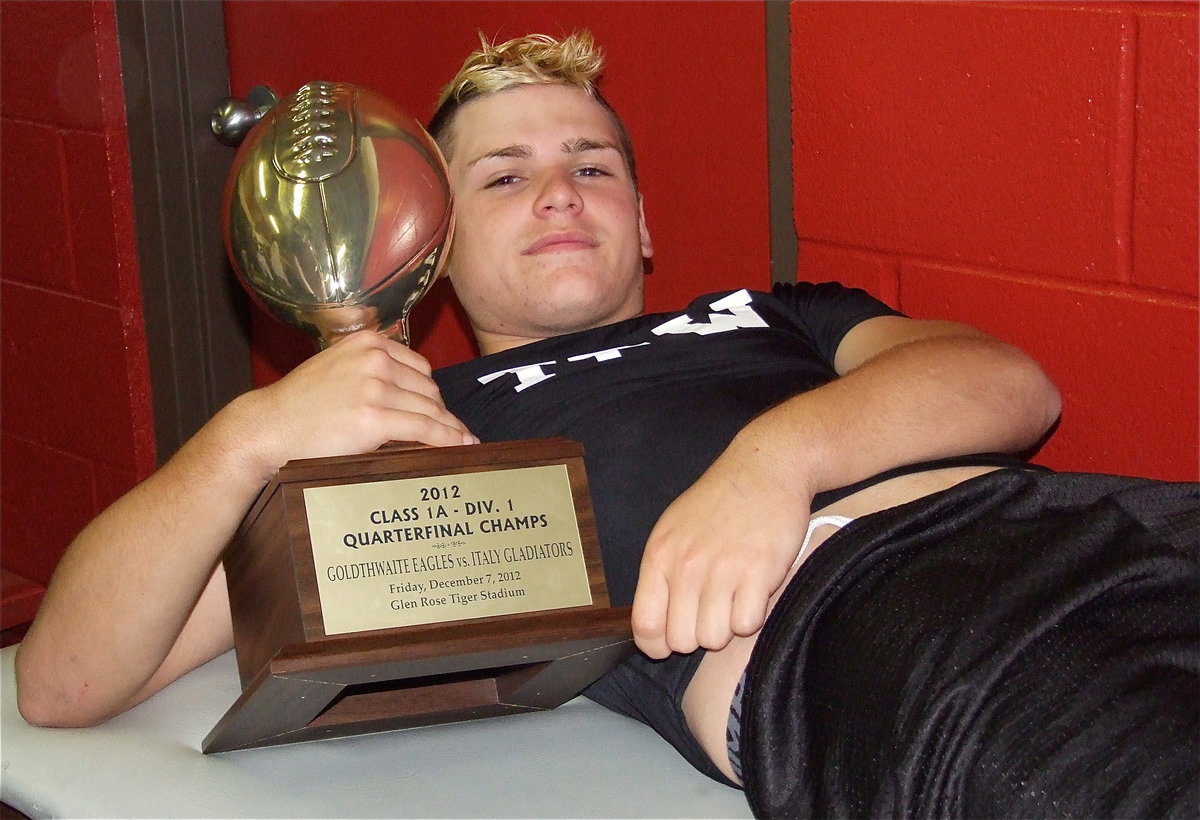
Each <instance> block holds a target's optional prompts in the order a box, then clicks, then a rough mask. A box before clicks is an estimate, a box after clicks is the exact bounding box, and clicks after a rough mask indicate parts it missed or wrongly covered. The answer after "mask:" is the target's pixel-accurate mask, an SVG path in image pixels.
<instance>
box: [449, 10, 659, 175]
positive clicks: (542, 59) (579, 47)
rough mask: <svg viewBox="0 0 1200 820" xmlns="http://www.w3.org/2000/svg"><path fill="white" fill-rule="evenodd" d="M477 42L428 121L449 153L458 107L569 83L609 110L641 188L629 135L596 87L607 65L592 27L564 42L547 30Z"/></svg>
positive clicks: (632, 171) (630, 169)
mask: <svg viewBox="0 0 1200 820" xmlns="http://www.w3.org/2000/svg"><path fill="white" fill-rule="evenodd" d="M479 43H480V48H479V50H478V51H476V52H474V53H472V54H471V55H470V56H469V57H467V59H466V61H464V62H463V64H462V68H460V69H459V70H458V73H457V74H456V75H454V79H453V80H451V81H450V82H449V83H447V84H446V86H445V88H443V89H442V93H441V94H440V95H438V102H437V109H436V111H435V112H434V115H433V119H432V120H430V123H429V133H430V134H431V135H433V138H434V139H435V140H437V142H438V144H439V145H440V146H441V147H442V151H443V152H444V153H445V154H446V156H447V157H449V156H450V153H451V152H452V150H453V136H452V133H451V128H450V125H451V123H452V122H453V120H454V116H455V114H457V113H458V111H459V109H460V108H461V107H462V106H463V105H465V104H466V103H468V102H470V101H471V100H473V99H475V98H477V97H484V96H488V95H491V94H496V93H498V92H500V91H504V90H506V89H509V88H513V87H514V86H519V85H533V84H551V85H569V86H573V87H575V88H579V89H582V90H583V91H586V92H587V93H588V94H589V95H591V96H592V98H594V99H595V100H596V102H598V103H599V104H600V105H601V106H602V107H603V108H604V110H605V111H606V112H608V115H609V116H610V117H611V118H612V121H613V124H614V125H615V126H616V128H617V134H618V136H619V138H620V143H621V152H622V153H623V154H624V155H625V164H626V165H627V166H628V168H629V174H630V177H631V178H632V179H633V183H634V186H635V187H636V186H637V174H636V171H635V169H634V161H633V144H632V142H631V140H630V139H629V133H628V132H627V131H626V130H625V124H624V123H623V122H621V118H620V117H618V116H617V112H616V111H614V110H613V108H612V106H611V105H609V104H608V101H607V100H605V99H604V97H603V95H601V93H600V90H599V88H598V87H597V85H598V83H599V80H600V73H601V70H602V69H603V68H604V52H603V51H602V50H601V49H600V48H599V47H598V46H597V45H596V42H595V40H594V39H593V38H592V33H591V32H590V31H587V30H581V31H576V32H574V33H573V34H570V35H568V36H567V37H565V38H563V39H562V40H556V39H554V38H553V37H550V36H549V35H546V34H527V35H525V36H524V37H516V38H514V39H512V40H508V41H507V42H504V43H500V44H499V45H492V44H491V43H489V42H488V41H487V38H486V37H485V36H484V35H483V33H482V32H480V34H479Z"/></svg>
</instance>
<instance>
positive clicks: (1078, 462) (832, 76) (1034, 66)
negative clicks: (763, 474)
mask: <svg viewBox="0 0 1200 820" xmlns="http://www.w3.org/2000/svg"><path fill="white" fill-rule="evenodd" d="M790 17H791V60H792V65H791V70H792V94H793V116H792V123H793V139H794V146H793V147H794V152H793V161H794V168H793V173H794V178H795V190H794V194H795V219H796V224H797V230H798V233H799V234H800V237H801V248H800V260H799V266H798V267H799V270H798V274H799V276H800V277H801V278H835V279H840V280H843V281H848V282H852V283H854V284H857V285H859V286H861V287H864V288H866V289H868V290H870V291H872V292H874V293H875V294H876V295H878V296H880V297H882V298H884V299H885V300H887V301H889V302H890V303H892V304H893V305H895V306H897V307H899V308H900V309H901V310H903V311H905V312H907V313H909V314H910V315H913V316H918V317H945V318H954V319H959V320H962V321H966V322H970V323H972V324H975V325H977V326H979V327H981V328H983V329H985V330H987V331H989V332H991V333H994V334H996V335H997V336H1000V337H1001V338H1003V339H1006V340H1008V341H1010V342H1013V343H1015V344H1017V345H1019V346H1020V347H1022V348H1024V349H1025V350H1027V351H1029V352H1030V353H1032V354H1033V355H1034V356H1035V357H1037V358H1038V359H1039V360H1040V361H1041V362H1042V363H1043V366H1045V367H1046V369H1047V370H1048V371H1049V373H1050V374H1051V376H1053V378H1054V379H1055V381H1056V382H1057V383H1058V385H1059V387H1060V389H1061V390H1062V392H1063V397H1064V410H1063V416H1062V421H1061V425H1060V427H1059V429H1058V430H1057V432H1056V433H1055V435H1054V436H1053V437H1052V438H1051V440H1050V441H1049V443H1048V444H1047V445H1046V446H1045V447H1044V448H1043V450H1042V451H1041V453H1040V454H1039V455H1038V457H1037V460H1038V461H1040V462H1042V463H1045V464H1048V465H1050V466H1053V467H1055V468H1058V469H1072V470H1095V471H1104V472H1116V473H1123V474H1131V475H1143V476H1153V477H1160V478H1169V479H1195V478H1196V477H1197V429H1198V422H1197V371H1198V367H1197V127H1198V126H1197V5H1196V4H1195V3H1072V4H1060V3H1040V4H1039V3H1032V4H1031V3H1020V4H1017V3H984V2H978V3H963V4H954V3H912V4H906V3H794V4H792V5H791V7H790Z"/></svg>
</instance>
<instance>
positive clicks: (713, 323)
mask: <svg viewBox="0 0 1200 820" xmlns="http://www.w3.org/2000/svg"><path fill="white" fill-rule="evenodd" d="M709 307H710V308H712V309H713V310H727V311H729V312H728V313H710V314H708V322H707V323H704V322H693V321H692V320H691V318H689V317H688V315H687V314H686V313H685V314H682V315H680V316H676V317H675V318H674V319H671V320H669V321H666V322H663V323H662V324H661V325H659V326H658V327H656V328H654V330H653V333H654V334H655V335H656V336H665V335H667V334H669V333H671V334H673V333H695V334H698V335H700V336H707V335H709V334H711V333H725V332H727V331H730V330H737V329H738V328H742V327H766V326H767V323H766V322H764V321H763V319H762V317H761V316H759V315H758V314H757V313H755V312H754V309H753V308H751V307H750V294H749V292H747V291H745V290H739V291H738V292H737V293H731V294H729V295H728V296H726V297H725V298H723V299H718V300H717V301H715V302H713V303H712V304H710V305H709Z"/></svg>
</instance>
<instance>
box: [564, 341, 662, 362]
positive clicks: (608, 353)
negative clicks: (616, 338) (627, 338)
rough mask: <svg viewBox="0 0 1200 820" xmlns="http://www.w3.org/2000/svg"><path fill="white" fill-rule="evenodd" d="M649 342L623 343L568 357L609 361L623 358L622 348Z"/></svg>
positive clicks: (640, 345) (576, 359)
mask: <svg viewBox="0 0 1200 820" xmlns="http://www.w3.org/2000/svg"><path fill="white" fill-rule="evenodd" d="M648 344H650V343H649V342H638V343H637V344H635V345H621V346H620V347H610V348H609V349H608V350H597V351H596V352H595V353H584V354H582V355H579V356H572V357H571V358H569V359H567V361H568V362H581V361H583V360H584V359H595V360H596V361H598V362H608V361H612V360H613V359H619V358H621V351H622V350H629V349H631V348H634V347H645V346H646V345H648Z"/></svg>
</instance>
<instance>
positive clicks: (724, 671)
mask: <svg viewBox="0 0 1200 820" xmlns="http://www.w3.org/2000/svg"><path fill="white" fill-rule="evenodd" d="M996 469H998V468H996V467H991V466H988V467H982V466H980V467H948V468H944V469H940V470H931V471H929V472H922V473H909V474H908V475H902V476H897V477H896V478H891V479H888V480H886V481H882V482H880V483H878V484H875V485H872V486H870V487H867V488H865V489H862V490H859V491H858V492H856V493H854V494H853V495H849V496H846V497H845V498H842V499H839V500H838V501H835V502H834V503H832V504H829V505H827V506H825V507H823V508H821V509H819V510H813V512H812V516H813V517H814V518H815V517H817V516H818V515H839V516H845V517H847V518H861V517H862V516H864V515H870V514H871V513H875V512H879V511H880V510H886V509H889V508H891V507H897V506H899V505H901V504H906V503H908V502H909V501H915V500H916V499H918V498H923V497H925V496H927V495H930V494H932V493H936V492H939V491H941V490H945V489H948V488H950V487H953V486H954V485H956V484H960V483H962V482H963V481H966V480H968V479H971V478H975V477H976V476H980V475H983V474H984V473H990V472H992V471H993V470H996ZM837 529H838V528H837V527H836V526H831V525H825V526H821V527H818V528H817V529H816V530H815V531H814V532H813V535H812V541H811V543H810V544H809V549H808V555H807V556H806V558H805V560H808V558H811V557H812V555H813V554H814V553H815V552H816V551H817V550H818V549H820V547H821V544H823V543H824V542H825V541H826V540H827V539H828V538H829V537H830V536H831V535H833V534H834V533H835V532H837ZM803 563H804V562H803V561H801V562H799V563H797V564H796V565H795V566H793V567H792V568H791V570H790V571H789V572H788V574H787V576H786V577H785V578H784V580H783V583H782V584H780V586H779V589H777V590H776V591H775V594H774V595H772V596H771V600H770V602H769V603H768V612H769V611H770V610H771V609H774V608H775V604H776V603H777V602H778V600H779V596H780V595H782V594H783V591H784V589H786V588H787V585H788V582H790V581H791V580H792V576H794V575H795V574H796V572H797V571H798V570H799V568H800V566H801V565H802V564H803ZM757 640H758V634H757V633H756V634H754V635H750V636H748V637H744V638H742V637H737V636H735V637H734V639H733V640H732V641H730V642H729V645H728V646H726V647H725V648H724V649H721V650H719V651H715V652H714V651H709V652H708V653H706V654H705V656H704V659H703V660H702V661H701V662H700V666H699V667H698V668H697V669H696V674H695V675H694V676H693V677H692V681H691V683H690V684H688V688H687V691H686V692H685V693H684V696H683V712H684V715H685V716H686V718H687V722H688V725H689V726H690V727H691V730H692V733H693V734H694V735H695V736H696V739H697V740H698V741H699V742H700V745H701V747H703V748H704V750H705V751H706V752H707V753H708V756H709V757H711V758H712V760H713V763H715V764H716V766H717V768H719V769H720V770H721V771H722V772H724V773H725V776H726V777H728V778H729V779H731V780H733V781H734V782H737V778H736V777H735V776H734V773H733V769H732V767H731V766H730V764H729V754H728V751H727V747H726V739H725V729H726V725H727V722H728V718H729V707H730V704H731V702H732V701H733V692H734V689H735V688H736V686H737V683H738V680H739V679H740V678H741V676H742V673H743V672H745V670H746V664H748V663H749V661H750V653H751V651H752V650H753V649H754V644H755V642H756V641H757Z"/></svg>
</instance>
